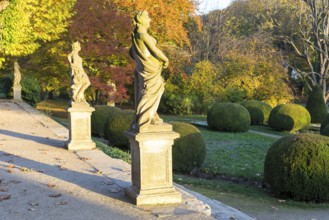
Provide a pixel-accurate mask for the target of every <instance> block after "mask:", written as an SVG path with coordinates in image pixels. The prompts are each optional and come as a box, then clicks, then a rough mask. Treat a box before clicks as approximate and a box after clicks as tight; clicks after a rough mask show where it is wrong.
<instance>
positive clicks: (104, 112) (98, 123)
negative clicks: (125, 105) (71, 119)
mask: <svg viewBox="0 0 329 220" xmlns="http://www.w3.org/2000/svg"><path fill="white" fill-rule="evenodd" d="M94 108H95V111H94V112H93V113H92V115H91V133H93V134H95V135H98V136H101V137H102V136H104V125H105V122H106V119H107V118H108V117H110V116H111V115H113V114H116V113H117V112H119V111H121V110H120V109H119V108H116V107H113V106H107V105H96V106H94Z"/></svg>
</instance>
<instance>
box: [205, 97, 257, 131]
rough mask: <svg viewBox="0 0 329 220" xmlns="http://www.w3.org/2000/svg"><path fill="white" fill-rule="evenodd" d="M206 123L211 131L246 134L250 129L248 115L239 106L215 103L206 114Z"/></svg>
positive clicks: (244, 109)
mask: <svg viewBox="0 0 329 220" xmlns="http://www.w3.org/2000/svg"><path fill="white" fill-rule="evenodd" d="M207 122H208V126H209V127H210V128H212V129H216V130H220V131H232V132H246V131H248V129H249V127H250V115H249V112H248V110H247V109H246V108H245V107H243V106H242V105H240V104H237V103H216V104H215V105H214V106H212V108H211V109H210V110H209V112H208V114H207Z"/></svg>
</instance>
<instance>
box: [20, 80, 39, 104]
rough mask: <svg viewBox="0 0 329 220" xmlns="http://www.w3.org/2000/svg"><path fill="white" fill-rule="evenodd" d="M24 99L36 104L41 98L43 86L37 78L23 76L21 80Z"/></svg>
mask: <svg viewBox="0 0 329 220" xmlns="http://www.w3.org/2000/svg"><path fill="white" fill-rule="evenodd" d="M21 86H22V99H24V100H25V101H26V102H28V103H30V104H31V105H35V104H36V103H38V102H40V100H41V86H40V83H39V81H38V80H37V79H36V78H32V77H29V76H23V77H22V81H21Z"/></svg>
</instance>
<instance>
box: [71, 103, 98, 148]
mask: <svg viewBox="0 0 329 220" xmlns="http://www.w3.org/2000/svg"><path fill="white" fill-rule="evenodd" d="M93 111H95V109H94V108H91V107H89V106H82V107H72V108H69V109H68V112H69V123H70V124H69V132H70V137H69V140H68V142H67V149H68V150H71V151H77V150H91V149H94V148H96V144H95V143H94V142H93V141H92V140H91V119H90V118H91V113H92V112H93Z"/></svg>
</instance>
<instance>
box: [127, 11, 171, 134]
mask: <svg viewBox="0 0 329 220" xmlns="http://www.w3.org/2000/svg"><path fill="white" fill-rule="evenodd" d="M150 21H151V19H150V18H149V15H148V13H147V12H146V11H142V12H139V13H138V14H137V15H136V16H135V17H134V25H135V29H134V31H133V33H132V46H131V48H130V51H129V54H130V56H131V57H132V58H133V59H134V60H135V62H136V68H135V73H134V91H135V111H136V113H135V118H134V121H133V123H132V126H131V129H132V130H135V131H139V132H145V131H147V127H148V126H149V125H150V124H159V123H162V122H163V121H162V119H161V118H160V117H159V115H158V114H157V109H158V106H159V103H160V99H161V96H162V94H163V92H164V80H163V78H162V76H161V71H162V68H166V67H168V64H169V60H168V58H167V57H166V56H165V55H164V54H163V52H162V51H161V50H160V49H159V48H157V46H156V43H157V42H156V40H155V39H154V38H153V37H152V36H150V35H149V34H148V32H147V30H148V28H149V27H150Z"/></svg>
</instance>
